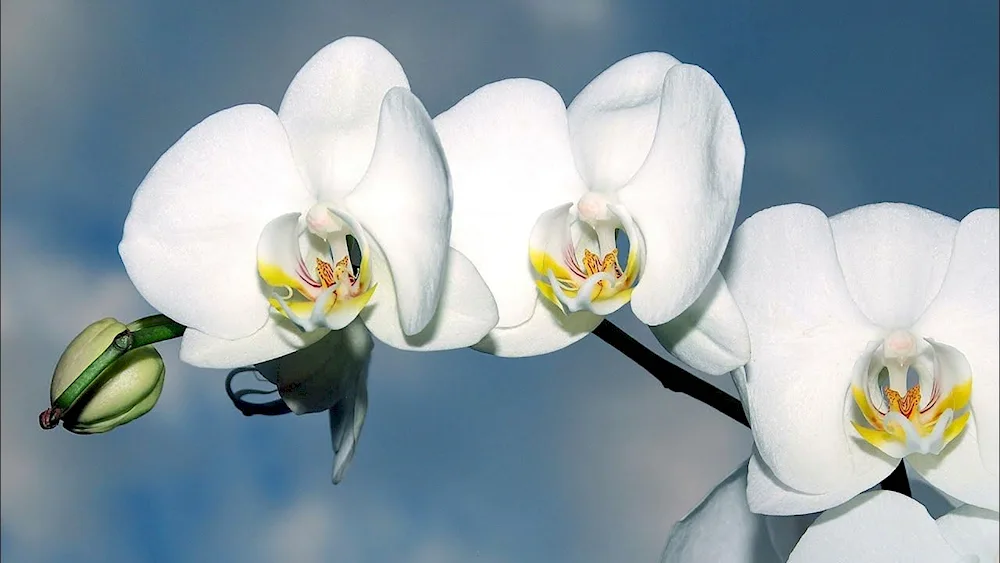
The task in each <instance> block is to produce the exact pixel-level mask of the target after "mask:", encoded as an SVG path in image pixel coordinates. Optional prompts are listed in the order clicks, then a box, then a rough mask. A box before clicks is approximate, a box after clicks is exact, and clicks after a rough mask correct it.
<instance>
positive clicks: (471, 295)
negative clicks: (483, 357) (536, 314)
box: [120, 37, 497, 482]
mask: <svg viewBox="0 0 1000 563" xmlns="http://www.w3.org/2000/svg"><path fill="white" fill-rule="evenodd" d="M408 88H409V86H408V83H407V80H406V76H405V75H404V74H403V70H402V68H401V67H400V65H399V63H398V62H397V61H396V59H395V58H394V57H393V56H392V55H391V54H390V53H389V52H388V51H386V50H385V48H383V47H382V46H381V45H379V44H378V43H376V42H374V41H372V40H369V39H364V38H356V37H349V38H344V39H341V40H338V41H336V42H334V43H332V44H330V45H328V46H327V47H325V48H324V49H322V50H321V51H319V52H318V53H317V54H316V55H315V56H313V58H312V59H310V60H309V62H307V63H306V65H305V66H304V67H303V68H302V69H301V70H300V71H299V72H298V74H297V75H296V76H295V79H294V80H293V81H292V83H291V85H289V87H288V91H287V92H286V93H285V97H284V99H283V100H282V102H281V107H280V109H279V111H278V113H277V114H275V113H274V112H272V111H271V110H270V109H268V108H265V107H263V106H258V105H242V106H237V107H234V108H230V109H227V110H224V111H221V112H219V113H216V114H214V115H212V116H210V117H208V118H207V119H205V120H204V121H202V122H201V123H200V124H198V125H196V126H195V127H194V128H192V129H191V130H190V131H188V132H187V133H186V134H185V135H184V136H183V137H182V138H181V139H180V140H179V141H178V142H177V143H176V144H175V145H174V146H173V147H171V148H170V149H169V150H168V151H167V152H166V153H165V154H164V155H163V156H162V157H160V159H159V161H157V163H156V165H155V166H153V169H152V170H151V171H150V172H149V174H148V175H147V176H146V178H145V180H143V182H142V184H141V185H140V186H139V188H138V190H137V191H136V194H135V197H134V199H133V201H132V209H131V211H130V212H129V215H128V218H127V219H126V221H125V230H124V235H123V237H122V242H121V245H120V252H121V256H122V261H123V262H124V263H125V268H126V270H127V271H128V274H129V277H130V278H131V279H132V281H133V283H134V284H135V286H136V288H137V289H138V290H139V292H140V293H141V294H142V295H143V297H145V298H146V300H147V301H149V303H150V304H151V305H153V307H155V308H156V309H158V310H160V311H161V312H162V313H164V314H166V315H167V316H169V317H170V318H172V319H174V320H175V321H177V322H179V323H181V324H184V325H186V326H187V327H188V329H187V331H186V332H185V334H184V337H183V340H182V343H181V352H180V355H181V359H183V360H184V361H186V362H188V363H190V364H193V365H197V366H202V367H237V366H245V365H248V364H256V369H257V370H258V371H260V372H261V373H262V374H263V375H264V376H265V377H267V378H268V379H269V380H271V381H272V382H273V383H274V384H275V385H277V387H278V391H279V393H280V394H281V396H282V398H283V399H284V401H285V402H286V403H287V404H288V405H289V407H290V408H291V409H292V410H293V411H294V412H295V413H297V414H305V413H309V412H317V411H322V410H327V411H328V412H329V416H330V427H331V434H332V438H333V442H334V444H333V445H334V451H335V460H334V475H333V480H334V482H338V481H339V480H340V479H341V478H342V477H343V473H344V471H345V470H346V468H347V465H348V464H349V462H350V460H351V457H352V456H353V453H354V447H355V444H356V443H357V439H358V437H359V435H360V432H361V426H362V424H363V422H364V417H365V412H366V410H367V403H368V397H367V374H368V371H367V370H368V363H369V359H370V357H371V350H372V340H371V334H374V335H375V337H377V338H378V339H379V340H381V341H383V342H385V343H387V344H389V345H391V346H394V347H397V348H402V349H423V350H440V349H450V348H461V347H466V346H469V345H471V344H474V343H476V342H477V341H479V340H480V339H481V338H482V337H483V336H484V335H485V334H486V333H487V332H488V331H489V330H490V329H491V328H492V327H493V326H494V325H495V324H496V321H497V311H496V304H495V302H494V301H493V297H492V296H491V295H490V292H489V289H488V288H487V287H486V285H485V283H484V282H483V280H482V278H481V277H480V276H479V274H478V272H477V271H476V269H475V267H474V266H473V265H472V263H471V262H470V261H469V260H468V259H466V258H465V257H464V256H462V254H461V253H459V252H458V251H456V250H455V249H453V248H450V247H449V245H448V240H449V233H450V230H451V222H450V215H451V193H450V187H449V174H448V166H447V164H446V161H445V158H444V154H443V152H442V149H441V146H440V142H439V140H438V138H437V135H436V133H435V132H434V128H433V123H432V122H431V119H430V116H429V115H428V114H427V111H426V110H425V109H424V107H423V105H422V104H421V103H420V101H419V100H417V98H416V97H415V96H414V95H413V94H412V93H410V91H409V89H408ZM369 331H371V334H369ZM306 347H308V348H307V349H305V350H303V348H306ZM296 351H297V352H296ZM292 352H295V353H292Z"/></svg>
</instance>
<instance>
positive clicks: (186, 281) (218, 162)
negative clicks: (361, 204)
mask: <svg viewBox="0 0 1000 563" xmlns="http://www.w3.org/2000/svg"><path fill="white" fill-rule="evenodd" d="M310 203H311V197H310V196H309V193H308V192H307V191H306V189H305V187H304V186H303V184H302V182H301V180H300V178H299V175H298V171H297V169H296V167H295V162H294V160H293V159H292V153H291V150H290V149H289V145H288V138H287V136H286V135H285V131H284V129H283V128H282V126H281V123H280V122H279V121H278V118H277V117H276V116H275V115H274V113H273V112H272V111H271V110H269V109H267V108H265V107H262V106H255V105H244V106H237V107H234V108H230V109H227V110H223V111H221V112H219V113H216V114H214V115H211V116H209V117H208V118H206V119H205V120H204V121H202V122H201V123H199V124H198V125H196V126H194V127H193V128H192V129H191V130H190V131H188V132H187V133H185V134H184V136H183V137H181V139H180V140H179V141H177V143H175V144H174V146H172V147H170V149H168V150H167V152H165V153H164V154H163V156H161V157H160V159H159V160H158V161H157V162H156V164H155V165H154V166H153V168H152V169H151V170H150V171H149V173H148V174H147V175H146V178H145V179H144V180H143V181H142V184H140V185H139V188H138V189H137V190H136V192H135V196H134V197H133V199H132V208H131V210H130V211H129V214H128V217H126V219H125V229H124V233H123V234H122V241H121V244H120V245H119V247H118V250H119V253H120V254H121V257H122V262H124V264H125V269H126V270H127V271H128V275H129V277H130V278H131V279H132V283H134V284H135V287H136V289H138V290H139V293H140V294H142V296H143V297H144V298H145V299H146V301H148V302H149V304H150V305H152V306H153V308H155V309H157V310H159V311H161V312H163V313H164V314H165V315H167V316H169V317H170V318H172V319H174V320H175V321H177V322H179V323H181V324H183V325H186V326H188V327H191V328H193V329H195V330H199V331H201V332H205V333H207V334H211V335H212V336H216V337H219V338H230V339H235V338H242V337H246V336H249V335H251V334H253V333H254V332H256V331H257V330H258V329H260V328H261V327H262V326H263V325H264V322H265V321H266V320H267V317H268V305H267V299H266V298H265V296H264V293H263V292H262V291H261V289H260V280H259V279H258V278H257V272H256V271H255V269H254V264H255V263H256V254H257V239H258V237H259V236H260V232H261V230H262V229H263V228H264V225H266V224H267V222H268V221H270V220H271V219H273V218H274V217H276V216H278V215H281V214H282V213H287V212H292V211H302V209H304V208H307V207H308V206H309V204H310Z"/></svg>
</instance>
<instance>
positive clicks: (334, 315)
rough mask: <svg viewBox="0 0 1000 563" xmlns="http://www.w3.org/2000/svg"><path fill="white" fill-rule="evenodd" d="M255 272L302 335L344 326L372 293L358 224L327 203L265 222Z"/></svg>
mask: <svg viewBox="0 0 1000 563" xmlns="http://www.w3.org/2000/svg"><path fill="white" fill-rule="evenodd" d="M309 265H311V267H310V266H309ZM257 271H258V273H259V274H260V277H261V279H262V280H263V281H264V282H265V283H266V284H267V285H268V286H269V287H270V288H271V294H270V296H269V297H268V301H269V302H270V303H271V306H272V307H273V309H274V310H275V311H276V312H277V313H278V314H280V315H281V316H283V317H286V318H287V319H289V320H291V321H292V322H293V323H295V325H296V326H298V327H299V328H300V329H301V330H303V331H305V332H310V331H313V330H316V329H318V328H328V329H331V330H339V329H340V328H343V327H344V326H347V324H348V323H350V322H351V321H352V320H354V318H355V317H357V315H358V313H359V312H360V311H361V309H362V308H363V307H364V306H365V305H366V304H367V303H368V300H369V299H371V296H372V293H373V292H374V291H375V284H374V283H372V280H371V277H372V276H371V266H370V264H369V252H368V245H367V243H366V242H365V238H364V236H363V232H362V231H361V228H360V226H359V225H358V224H357V223H355V222H354V221H353V220H352V219H351V218H350V217H349V216H347V215H343V214H338V213H336V212H334V211H333V210H332V209H331V208H330V207H328V206H326V205H317V206H314V207H313V208H312V209H310V210H309V212H308V213H306V214H304V215H302V216H298V215H285V216H282V217H279V218H278V219H275V220H274V221H272V222H271V223H269V224H268V225H267V227H265V229H264V232H263V234H262V235H261V239H260V243H259V244H258V247H257Z"/></svg>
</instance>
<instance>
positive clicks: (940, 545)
mask: <svg viewBox="0 0 1000 563" xmlns="http://www.w3.org/2000/svg"><path fill="white" fill-rule="evenodd" d="M960 560H961V558H960V556H959V554H958V553H956V552H955V550H953V549H952V548H951V547H950V546H949V545H948V542H946V541H945V540H944V538H943V537H942V536H941V532H940V531H939V530H938V528H937V525H935V523H934V520H932V519H931V517H930V515H929V514H927V510H926V509H925V508H924V507H923V506H922V505H921V504H920V503H918V502H917V501H915V500H913V499H911V498H908V497H905V496H903V495H901V494H899V493H893V492H888V491H872V492H870V493H865V494H863V495H859V496H857V497H855V498H854V499H853V500H851V501H850V502H848V503H846V504H843V505H841V506H838V507H837V508H834V509H832V510H828V511H827V512H825V513H823V514H822V515H820V517H819V518H817V519H816V522H814V523H813V525H812V526H810V527H809V529H808V530H806V533H805V534H803V536H802V539H801V540H799V543H798V545H796V546H795V549H794V550H793V551H792V554H791V557H789V558H788V562H789V563H799V562H801V563H826V562H830V563H833V562H836V563H846V562H849V561H850V562H853V561H878V562H879V563H911V562H913V561H934V562H935V563H937V562H940V563H948V562H955V563H957V562H958V561H960Z"/></svg>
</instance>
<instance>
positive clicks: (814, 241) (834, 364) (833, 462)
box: [721, 205, 898, 494]
mask: <svg viewBox="0 0 1000 563" xmlns="http://www.w3.org/2000/svg"><path fill="white" fill-rule="evenodd" d="M721 271H722V274H723V275H724V276H725V278H726V282H727V283H728V286H729V290H730V291H731V292H732V294H733V297H734V298H735V299H736V303H737V304H738V305H739V307H740V309H741V310H742V312H743V316H744V318H745V320H746V323H747V328H748V330H749V332H750V345H751V350H752V356H753V357H752V359H751V361H750V363H749V364H747V366H746V368H745V369H746V380H747V384H746V391H745V393H746V397H745V400H746V403H745V404H746V407H747V411H748V414H749V419H750V424H751V427H752V429H753V434H754V439H755V441H756V444H757V447H758V448H759V450H760V455H761V459H762V460H763V461H764V462H765V463H766V464H767V466H768V467H769V468H770V469H771V470H772V471H773V472H774V474H775V475H776V476H777V478H778V479H779V480H780V481H781V482H782V483H783V484H784V485H786V486H787V487H789V488H793V489H796V490H798V491H801V492H804V493H810V494H822V493H829V492H831V491H835V490H837V489H838V487H841V486H843V484H844V483H849V484H850V483H857V482H861V481H863V480H865V479H866V477H865V476H869V475H873V474H879V473H883V472H884V474H888V473H889V470H891V468H892V467H895V465H896V464H897V463H898V461H897V460H895V459H889V458H887V457H886V456H885V455H884V454H882V453H881V452H879V451H878V450H875V448H873V447H871V446H869V445H868V444H867V443H865V442H862V441H861V440H858V439H855V438H852V437H850V436H849V434H848V432H847V431H846V430H845V424H846V418H845V410H846V408H847V407H848V406H849V403H848V395H847V393H848V390H849V389H850V385H851V378H852V374H853V372H854V365H855V362H856V361H857V360H858V358H860V357H862V355H863V354H864V353H865V351H866V347H867V344H868V342H869V341H872V340H876V339H880V338H881V333H880V332H879V331H878V329H877V328H876V327H874V326H872V325H871V324H870V323H869V322H868V320H867V319H866V318H865V317H864V316H863V315H862V314H861V312H860V311H859V310H858V309H857V307H856V306H855V305H854V301H853V300H852V299H851V296H850V293H849V291H848V289H847V285H846V283H845V282H844V276H843V274H842V272H841V270H840V265H839V263H838V261H837V253H836V249H835V247H834V242H833V236H832V233H831V230H830V224H829V221H828V220H827V218H826V216H825V215H824V214H823V213H822V212H820V211H819V210H818V209H815V208H813V207H809V206H805V205H785V206H780V207H775V208H771V209H767V210H764V211H761V212H759V213H757V214H755V215H754V216H752V217H750V218H749V219H747V221H746V222H745V223H744V224H743V225H742V226H741V227H740V228H739V229H738V230H737V231H736V234H735V236H734V237H733V242H732V244H731V245H730V252H729V254H728V255H727V261H726V262H725V263H724V264H723V267H722V270H721ZM861 490H863V489H857V490H855V491H854V492H855V493H857V492H860V491H861Z"/></svg>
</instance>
